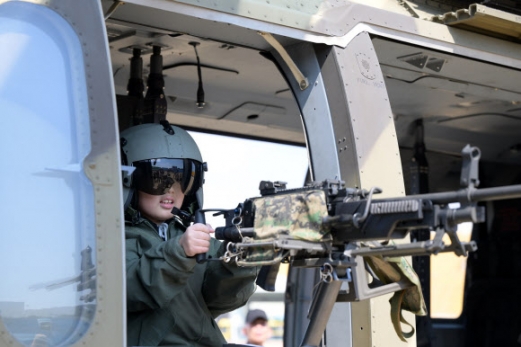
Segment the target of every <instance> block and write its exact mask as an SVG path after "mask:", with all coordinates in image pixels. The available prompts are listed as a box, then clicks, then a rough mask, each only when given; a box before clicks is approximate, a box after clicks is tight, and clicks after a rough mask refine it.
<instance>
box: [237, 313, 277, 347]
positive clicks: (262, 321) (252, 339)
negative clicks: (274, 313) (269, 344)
mask: <svg viewBox="0 0 521 347" xmlns="http://www.w3.org/2000/svg"><path fill="white" fill-rule="evenodd" d="M243 333H244V335H246V343H247V344H251V345H257V346H264V343H265V342H266V341H267V340H268V339H269V338H270V337H271V334H272V331H271V328H270V327H269V326H268V316H267V315H266V312H264V311H263V310H257V309H256V310H250V311H248V314H247V315H246V324H245V326H244V328H243Z"/></svg>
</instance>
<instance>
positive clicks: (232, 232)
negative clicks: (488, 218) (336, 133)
mask: <svg viewBox="0 0 521 347" xmlns="http://www.w3.org/2000/svg"><path fill="white" fill-rule="evenodd" d="M480 156H481V152H480V150H479V149H478V148H476V147H470V146H468V145H467V146H466V147H465V148H464V149H463V151H462V159H463V162H462V173H461V180H460V183H461V186H462V188H461V189H460V190H457V191H449V192H442V193H432V194H420V195H412V196H405V197H396V198H386V199H375V198H374V195H375V194H378V193H380V192H381V189H379V188H376V187H374V188H371V189H370V190H369V191H367V190H363V189H357V188H348V187H345V184H344V182H343V181H340V180H326V181H322V182H312V183H310V184H308V185H307V186H305V187H303V188H297V189H286V187H285V184H283V183H281V182H269V181H263V182H261V184H260V187H259V188H260V193H261V196H260V197H256V198H251V199H246V200H245V201H244V202H243V203H240V204H239V205H238V206H237V208H235V209H232V210H222V211H221V212H219V213H216V215H217V214H223V215H224V217H225V218H226V226H224V227H218V228H216V230H215V236H216V238H218V239H221V240H225V241H227V242H228V245H227V252H226V253H225V255H224V256H223V257H222V260H224V261H235V262H237V264H238V265H240V266H259V265H261V266H262V269H261V272H260V274H259V276H258V279H257V284H258V285H259V286H261V287H262V288H264V289H265V290H268V291H273V290H274V285H275V278H276V275H277V272H278V265H279V264H280V263H281V262H287V263H290V264H291V266H293V267H316V268H320V269H321V274H322V281H321V283H320V285H319V287H318V289H317V290H316V292H315V295H314V299H313V303H312V306H311V309H310V317H309V318H310V323H309V326H308V329H307V332H306V335H305V338H304V341H303V343H302V345H303V346H316V345H318V344H319V342H320V339H321V337H322V333H323V331H324V329H325V324H326V323H327V320H328V318H329V315H330V313H331V310H332V308H333V305H334V303H335V302H336V301H360V300H365V299H369V298H372V297H376V296H380V295H383V294H387V293H392V292H398V291H402V290H407V289H408V288H409V289H410V288H411V287H414V286H416V287H417V289H419V283H418V282H417V281H415V280H414V279H415V278H416V279H417V277H416V274H414V271H413V270H412V268H411V267H410V266H408V264H406V263H403V262H402V263H400V261H397V260H396V259H400V257H403V256H411V255H415V256H417V255H431V254H438V253H441V252H454V253H455V254H456V255H458V256H466V255H467V254H468V252H472V251H475V250H476V249H477V246H476V244H475V242H473V241H471V242H461V241H460V239H459V238H458V235H457V233H456V231H457V227H458V224H459V223H463V222H472V223H482V222H484V221H485V207H483V206H478V204H477V203H478V202H480V201H493V200H506V199H513V198H520V197H521V185H512V186H503V187H496V188H485V189H477V187H478V185H479V179H478V164H479V158H480ZM454 202H459V203H460V207H457V208H451V207H449V204H450V203H454ZM214 211H215V210H214ZM426 228H428V229H430V230H431V231H434V232H435V236H434V238H433V239H432V240H428V241H421V242H411V243H402V244H395V243H394V242H393V241H392V240H393V239H401V238H404V237H405V236H407V235H408V234H409V232H411V231H413V230H417V229H426ZM445 234H447V235H448V236H449V238H450V242H451V243H450V244H448V245H447V244H445V243H444V241H443V240H442V239H443V236H444V235H445ZM393 259H394V260H393ZM388 260H391V261H390V262H388ZM382 261H383V262H382ZM386 262H387V263H386ZM378 264H380V265H382V264H383V265H384V266H387V265H389V264H392V266H391V265H389V266H391V268H390V269H391V271H395V270H397V271H395V274H394V275H396V274H397V273H398V276H394V275H391V276H387V274H385V273H382V272H381V271H378V270H381V268H380V269H378V267H379V265H378ZM386 264H387V265H386ZM396 264H398V267H397V266H396ZM368 273H369V274H371V275H372V278H373V280H372V281H371V282H369V280H368V276H367V275H368ZM410 273H412V274H413V275H414V276H409V274H410ZM403 275H405V276H403ZM343 282H347V284H348V285H347V286H346V287H347V288H346V289H342V290H341V285H342V283H343ZM418 292H419V293H418ZM415 295H417V296H418V295H419V296H420V299H421V300H420V301H421V303H422V304H423V305H424V303H423V297H422V296H421V290H417V292H416V293H415ZM412 311H413V312H414V310H412ZM416 311H418V312H423V311H424V310H423V307H417V310H416ZM417 314H420V313H417ZM423 314H425V313H423ZM397 325H398V326H399V323H396V324H395V328H396V330H397V332H398V333H399V335H400V337H401V338H402V339H403V335H401V334H400V333H401V328H397ZM398 329H400V331H398Z"/></svg>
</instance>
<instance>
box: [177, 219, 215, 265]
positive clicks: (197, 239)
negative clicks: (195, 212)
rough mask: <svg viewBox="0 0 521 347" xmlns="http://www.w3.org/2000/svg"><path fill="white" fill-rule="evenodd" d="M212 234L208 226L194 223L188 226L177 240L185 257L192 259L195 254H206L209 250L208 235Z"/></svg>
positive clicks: (211, 229)
mask: <svg viewBox="0 0 521 347" xmlns="http://www.w3.org/2000/svg"><path fill="white" fill-rule="evenodd" d="M213 232H214V230H213V228H212V227H211V225H210V224H206V225H204V224H201V223H196V224H193V225H191V226H189V227H188V228H187V229H186V231H185V233H184V234H183V236H181V238H180V239H179V244H180V245H181V247H183V250H184V251H185V254H186V256H187V257H193V256H195V255H196V254H199V253H206V252H208V250H209V249H210V238H211V237H210V234H211V233H213Z"/></svg>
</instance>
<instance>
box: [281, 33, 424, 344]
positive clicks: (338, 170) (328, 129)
mask: <svg viewBox="0 0 521 347" xmlns="http://www.w3.org/2000/svg"><path fill="white" fill-rule="evenodd" d="M286 50H287V52H288V53H289V55H290V56H291V57H292V59H294V61H295V63H296V64H297V65H298V66H299V67H300V68H301V70H302V72H303V73H304V75H305V76H306V77H307V79H308V81H309V88H307V89H304V90H302V89H301V86H300V85H299V83H298V82H297V81H296V80H295V79H292V78H291V71H290V70H289V68H288V67H287V65H286V64H285V63H284V60H283V59H282V57H281V56H280V55H278V54H277V53H275V52H274V53H273V54H274V56H275V59H276V60H277V62H278V64H279V65H280V66H281V68H282V70H283V71H284V74H285V76H286V78H287V80H288V84H289V85H290V87H291V89H292V91H293V93H294V95H295V97H296V100H297V103H298V104H299V107H300V110H301V114H302V119H303V123H304V128H305V133H306V141H307V146H308V150H309V153H310V160H311V171H312V180H317V181H321V180H326V179H342V180H344V181H345V182H346V185H347V186H350V187H358V188H364V189H370V188H371V187H373V186H378V187H380V188H383V192H384V194H383V195H385V196H403V195H405V187H404V181H403V174H402V165H401V160H400V152H399V148H398V140H397V137H396V131H395V127H394V119H393V114H392V111H391V105H390V102H389V97H388V94H387V89H386V86H385V83H384V77H383V74H382V71H381V69H380V66H379V63H378V58H377V56H376V52H375V50H374V47H373V44H372V41H371V38H370V37H369V34H368V33H367V32H361V33H359V34H358V35H357V36H355V37H354V38H353V39H352V40H351V41H350V42H349V44H348V45H347V46H346V47H345V48H340V47H336V46H325V45H317V44H311V43H299V44H296V45H293V46H290V47H286ZM382 172H386V174H385V175H382ZM294 270H295V269H292V271H294ZM302 270H306V269H302ZM298 271H301V270H300V269H299V270H298ZM305 277H306V278H307V280H308V281H309V280H310V276H305ZM298 287H299V290H297V292H298V293H294V294H295V295H296V296H298V297H299V298H303V297H309V296H310V295H311V293H310V292H307V293H301V292H300V291H302V290H306V289H307V290H308V291H309V290H310V288H312V286H302V285H300V286H298ZM388 297H389V295H386V296H382V297H378V298H374V299H370V300H364V301H362V302H354V303H344V302H337V303H335V306H334V308H333V311H332V313H331V316H330V319H329V321H328V323H327V326H326V331H325V335H324V339H325V340H326V341H327V346H328V347H331V346H333V347H335V346H339V347H340V346H344V347H345V346H348V347H350V346H367V347H369V346H374V345H385V346H404V345H409V346H411V345H415V342H414V341H409V342H407V343H404V342H402V341H400V340H399V338H398V336H397V335H396V333H395V332H394V330H393V324H392V322H391V318H390V315H389V303H388ZM288 307H289V309H287V310H286V314H287V315H289V316H290V317H291V321H292V322H293V324H292V327H293V328H294V329H296V328H298V329H297V330H298V331H300V332H304V331H305V328H306V325H307V319H306V317H304V316H302V315H300V316H299V309H298V307H294V308H291V307H292V306H291V305H290V306H288ZM405 319H406V320H407V321H409V322H412V323H413V324H414V321H415V319H414V316H413V315H412V314H410V315H409V314H406V315H405ZM376 326H378V329H375V327H376ZM347 336H350V337H351V339H349V338H348V339H347V340H346V337H347ZM296 338H299V337H297V335H295V334H287V336H286V334H285V341H284V342H285V345H288V346H297V345H299V344H300V343H301V341H300V340H295V339H296Z"/></svg>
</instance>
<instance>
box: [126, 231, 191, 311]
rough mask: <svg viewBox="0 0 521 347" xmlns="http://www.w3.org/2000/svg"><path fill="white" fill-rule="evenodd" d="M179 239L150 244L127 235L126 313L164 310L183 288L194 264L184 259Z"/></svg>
mask: <svg viewBox="0 0 521 347" xmlns="http://www.w3.org/2000/svg"><path fill="white" fill-rule="evenodd" d="M179 237H180V236H177V237H175V238H172V239H170V240H168V241H161V240H157V242H153V241H151V240H147V239H145V238H142V237H140V236H137V237H130V238H129V237H128V235H127V239H126V272H127V311H128V312H134V311H141V310H146V309H157V308H161V307H164V306H165V305H166V304H167V303H168V302H170V301H171V300H172V298H174V297H175V296H176V295H177V294H178V293H180V292H181V291H182V290H183V289H184V288H185V286H186V283H187V280H188V278H189V277H190V276H191V275H192V274H193V272H194V267H195V265H196V261H195V259H193V258H188V257H186V255H185V253H184V250H183V248H182V247H181V245H180V244H179Z"/></svg>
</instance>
